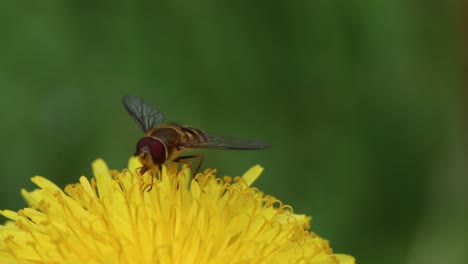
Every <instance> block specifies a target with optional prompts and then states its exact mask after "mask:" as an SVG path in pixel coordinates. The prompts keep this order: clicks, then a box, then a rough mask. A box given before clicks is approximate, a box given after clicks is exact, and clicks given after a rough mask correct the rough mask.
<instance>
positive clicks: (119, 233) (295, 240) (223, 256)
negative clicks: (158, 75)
mask: <svg viewBox="0 0 468 264" xmlns="http://www.w3.org/2000/svg"><path fill="white" fill-rule="evenodd" d="M139 166H141V165H140V164H139V162H138V161H137V159H135V158H132V159H131V160H130V163H129V168H128V169H125V170H123V171H122V172H117V171H111V170H109V169H108V168H107V165H106V164H105V163H104V161H102V160H97V161H95V162H94V163H93V172H94V175H95V178H93V179H91V180H88V179H87V178H86V177H84V176H83V177H81V178H80V180H79V183H76V184H72V185H68V186H67V187H66V188H65V190H64V191H63V190H61V189H60V188H59V187H57V186H56V185H55V184H54V183H52V182H50V181H48V180H47V179H45V178H43V177H40V176H36V177H33V178H32V181H33V182H34V183H35V184H36V185H37V186H38V187H39V189H36V190H34V191H31V192H28V191H26V190H22V192H21V193H22V195H23V196H24V198H25V199H26V201H27V203H28V204H29V206H30V207H28V208H25V209H22V210H19V211H18V212H13V211H9V210H3V211H0V213H1V214H2V215H3V216H5V217H7V218H8V219H10V220H11V221H8V222H6V223H5V224H4V225H0V237H1V239H0V263H317V264H318V263H320V264H327V263H347V264H348V263H354V258H353V257H351V256H347V255H339V254H333V252H332V250H331V248H330V246H329V244H328V242H327V241H326V240H324V239H323V238H321V237H319V236H317V235H316V234H314V233H311V232H308V231H306V230H307V229H308V226H309V221H310V218H309V217H307V216H305V215H298V214H293V213H292V208H291V207H289V206H286V205H283V204H282V203H281V202H280V201H278V200H277V199H275V198H273V197H271V196H267V195H264V194H263V193H261V192H260V191H259V190H258V189H256V188H252V187H250V185H251V184H252V183H253V182H254V181H255V179H256V178H258V177H259V175H260V173H261V172H262V170H263V169H262V168H261V167H260V166H254V167H253V168H251V169H250V170H249V171H247V172H246V173H245V174H244V175H243V176H242V177H237V178H234V179H232V178H229V177H224V178H223V179H220V178H216V177H215V176H214V173H215V171H214V170H205V171H204V172H203V173H200V174H198V175H197V176H196V177H195V178H194V179H193V178H192V177H191V174H190V170H189V169H187V168H185V169H182V170H178V169H177V167H175V166H169V167H163V170H162V173H161V178H160V179H156V180H155V182H154V185H153V187H152V189H151V191H143V189H144V188H143V187H144V182H149V181H150V178H149V177H150V175H148V174H145V175H144V176H138V175H137V174H136V173H135V171H136V169H137V167H139Z"/></svg>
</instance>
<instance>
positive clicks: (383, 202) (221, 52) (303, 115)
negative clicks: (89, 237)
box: [0, 0, 468, 264]
mask: <svg viewBox="0 0 468 264" xmlns="http://www.w3.org/2000/svg"><path fill="white" fill-rule="evenodd" d="M466 7H467V5H466V4H463V1H458V2H457V1H405V0H393V1H371V0H368V1H328V0H310V1H266V0H257V1H245V0H243V1H214V0H211V1H198V2H195V1H194V2H190V1H152V2H151V3H147V2H145V1H58V0H56V1H35V3H34V2H30V3H28V4H24V3H21V2H20V1H2V2H1V3H0V33H1V34H0V36H1V37H0V38H1V39H0V98H1V101H0V118H1V119H0V122H1V130H0V138H1V151H0V155H1V156H0V157H1V158H0V161H1V166H0V175H1V176H0V185H1V191H0V208H8V209H13V210H18V209H20V208H22V207H24V206H25V203H24V201H23V200H22V198H21V196H20V193H19V192H20V189H21V188H26V189H33V188H34V186H33V184H32V183H31V182H30V177H31V176H33V175H43V176H46V177H48V178H50V179H52V180H53V181H55V182H57V183H58V184H59V185H60V186H65V185H66V184H67V183H71V182H75V181H76V180H77V179H78V177H79V176H80V175H87V176H91V169H90V164H91V162H92V161H93V160H95V159H96V158H104V159H105V160H106V161H107V163H108V164H109V166H110V167H111V168H115V169H122V168H124V167H125V166H126V164H127V161H128V158H129V157H130V155H131V154H132V153H133V152H134V148H135V143H136V141H137V140H138V139H139V137H140V136H141V131H140V130H139V128H138V127H137V125H136V124H135V123H134V122H133V121H132V120H131V119H130V117H129V116H128V115H127V113H126V112H125V111H124V109H123V107H122V105H121V97H122V96H123V95H125V94H136V95H140V96H142V97H144V98H145V99H146V100H147V101H149V102H151V103H152V104H154V105H156V106H157V107H158V108H159V109H161V111H163V112H164V113H165V115H166V118H167V120H168V121H176V122H179V123H182V124H190V125H193V126H196V127H200V128H203V129H205V130H207V131H212V132H215V133H217V134H223V135H232V136H241V137H248V138H253V139H260V140H264V141H266V142H269V143H271V144H272V145H273V148H272V149H269V150H265V151H253V152H239V151H237V152H236V151H203V153H204V154H205V163H204V167H215V168H218V171H219V175H240V174H242V173H243V172H244V171H246V170H247V169H248V168H249V167H251V166H252V165H254V164H261V165H262V166H264V167H265V168H266V169H265V171H264V174H263V176H262V177H261V178H260V179H259V180H258V182H256V184H255V186H256V187H258V188H260V189H261V190H262V191H264V192H266V193H268V194H271V195H274V196H276V197H278V198H279V199H281V200H282V201H283V202H284V203H287V204H291V205H292V206H293V207H294V209H295V211H296V212H297V213H305V214H308V215H312V216H313V221H312V230H313V231H315V232H317V233H318V234H319V235H321V236H323V237H325V238H327V239H329V240H330V241H331V245H332V247H333V248H334V250H335V251H336V252H346V253H349V254H352V255H354V256H356V258H357V259H358V262H359V263H410V264H413V263H415V264H416V263H425V264H427V263H468V262H467V256H466V252H467V250H468V247H467V242H468V241H467V240H468V239H467V238H468V234H467V228H466V227H467V226H466V221H467V211H466V201H467V193H466V191H467V190H466V189H467V186H468V185H467V183H468V181H467V177H466V175H467V174H466V162H467V158H468V155H466V144H465V143H466V141H465V139H466V133H467V130H466V129H464V126H463V121H465V120H464V119H465V118H466V115H464V114H463V113H464V111H463V108H464V106H465V105H464V103H466V101H465V102H464V100H465V97H466V95H467V93H465V91H464V89H466V86H467V85H466V84H467V83H466V66H467V64H466V62H467V61H466V60H464V59H463V58H465V59H466V57H463V56H462V54H465V56H466V53H464V52H466V51H467V45H468V44H467V42H466V40H467V39H466V38H463V36H464V32H465V33H466V29H467V25H468V20H467V19H466V18H467V14H468V12H467V10H468V9H467V8H466ZM464 63H465V64H464ZM463 64H464V65H463ZM464 67H465V68H464ZM464 71H465V72H464ZM464 79H465V80H464ZM465 128H466V127H465ZM2 220H3V219H2Z"/></svg>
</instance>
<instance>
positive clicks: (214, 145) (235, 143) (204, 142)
mask: <svg viewBox="0 0 468 264" xmlns="http://www.w3.org/2000/svg"><path fill="white" fill-rule="evenodd" d="M203 137H204V138H203V139H201V140H200V141H196V142H187V143H185V144H184V145H183V147H186V148H204V149H233V150H255V149H266V148H271V145H270V144H268V143H264V142H261V141H257V140H251V139H246V138H237V137H225V136H215V135H208V134H206V133H205V134H203Z"/></svg>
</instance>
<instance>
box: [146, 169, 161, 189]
mask: <svg viewBox="0 0 468 264" xmlns="http://www.w3.org/2000/svg"><path fill="white" fill-rule="evenodd" d="M150 172H153V171H150ZM158 174H159V179H161V174H162V166H161V165H159V166H158V169H157V170H156V171H154V175H153V174H152V173H151V183H150V184H149V189H148V190H146V191H147V192H149V191H151V189H153V185H154V183H153V182H154V177H157V176H158Z"/></svg>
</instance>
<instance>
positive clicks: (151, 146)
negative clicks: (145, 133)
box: [135, 137, 167, 165]
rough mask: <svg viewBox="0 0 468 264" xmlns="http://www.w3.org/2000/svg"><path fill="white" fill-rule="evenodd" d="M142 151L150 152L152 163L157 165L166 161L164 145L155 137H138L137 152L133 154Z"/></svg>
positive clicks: (136, 154)
mask: <svg viewBox="0 0 468 264" xmlns="http://www.w3.org/2000/svg"><path fill="white" fill-rule="evenodd" d="M143 151H145V152H149V154H151V157H152V159H153V163H154V164H157V165H159V164H163V163H164V162H165V161H166V158H167V157H166V146H165V145H164V144H163V143H162V142H161V141H159V140H157V139H154V138H151V137H144V138H142V139H140V141H138V143H137V152H136V153H135V156H138V154H140V153H141V152H143Z"/></svg>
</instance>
